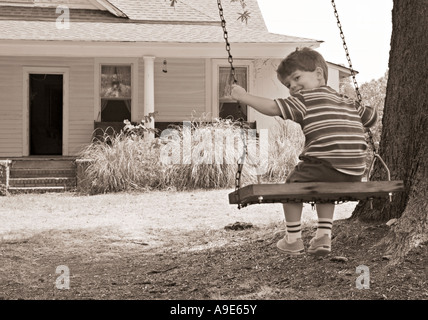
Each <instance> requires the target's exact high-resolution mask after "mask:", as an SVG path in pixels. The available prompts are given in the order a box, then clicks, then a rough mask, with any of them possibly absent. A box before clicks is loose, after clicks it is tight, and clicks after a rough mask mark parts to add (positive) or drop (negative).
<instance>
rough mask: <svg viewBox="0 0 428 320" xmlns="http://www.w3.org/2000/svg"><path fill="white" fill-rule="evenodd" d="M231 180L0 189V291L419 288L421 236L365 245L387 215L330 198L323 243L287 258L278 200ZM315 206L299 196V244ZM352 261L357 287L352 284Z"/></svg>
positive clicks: (219, 292)
mask: <svg viewBox="0 0 428 320" xmlns="http://www.w3.org/2000/svg"><path fill="white" fill-rule="evenodd" d="M231 191H232V190H228V189H221V190H211V191H192V192H174V191H154V192H146V193H117V194H102V195H94V196H77V195H75V194H73V193H64V194H40V195H31V194H27V195H13V196H7V197H1V198H0V274H1V278H0V299H43V300H53V299H73V300H81V299H97V300H98V299H108V300H110V299H141V300H158V299H167V300H169V299H184V300H188V299H197V300H200V299H204V300H205V299H210V300H211V299H212V300H217V299H287V300H295V299H302V300H307V299H427V298H428V290H427V289H426V287H427V286H426V281H427V277H428V270H425V269H424V266H425V265H426V260H424V259H426V256H427V255H426V253H427V252H426V251H427V250H426V246H420V248H417V249H416V250H415V251H413V252H411V254H409V261H408V262H405V264H404V265H402V266H400V267H399V268H397V267H389V266H388V259H387V257H386V256H385V253H384V251H383V248H382V246H379V245H377V244H378V242H379V240H380V239H381V238H382V236H383V235H384V234H385V233H386V232H387V231H388V228H389V227H388V226H386V225H385V223H382V224H379V223H378V224H363V223H359V222H357V221H354V220H344V219H346V218H348V217H349V216H350V214H351V213H352V210H353V208H354V206H355V203H346V204H342V205H339V206H338V207H337V210H336V216H335V218H336V222H335V224H334V229H333V230H334V231H333V232H334V234H335V238H334V239H333V242H332V244H333V251H332V253H331V255H329V256H327V257H325V258H315V257H311V256H307V255H305V256H303V257H298V258H295V257H288V256H285V255H284V254H282V253H280V252H278V251H277V250H276V248H275V243H276V241H277V240H279V239H280V237H281V236H283V232H282V230H283V214H282V208H281V205H279V204H264V205H254V206H250V207H247V208H243V209H241V210H238V209H237V208H236V206H232V205H229V204H228V200H227V195H228V193H229V192H231ZM315 218H316V213H315V211H313V210H311V206H309V205H308V206H306V207H305V208H304V215H303V227H304V229H303V238H304V242H305V244H306V245H307V243H308V241H309V240H310V238H311V237H312V234H313V232H314V225H315ZM236 222H240V224H236ZM231 226H243V227H247V228H246V229H243V230H239V229H235V230H234V229H233V228H230V227H231ZM225 227H226V228H225ZM360 265H366V266H368V267H369V268H370V272H371V273H370V275H371V278H370V289H369V290H360V289H358V288H356V279H357V277H358V275H359V274H357V273H356V268H357V267H358V266H360ZM64 267H65V268H67V270H68V271H67V272H69V283H68V284H69V286H68V288H66V287H64V285H65V282H60V283H59V284H58V281H59V280H61V279H62V278H61V277H62V276H63V275H64V274H61V272H65V271H64V270H65V269H64ZM58 268H59V269H58ZM58 270H59V271H58ZM425 271H426V273H425ZM366 284H367V283H366Z"/></svg>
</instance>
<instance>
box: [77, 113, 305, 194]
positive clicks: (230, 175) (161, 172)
mask: <svg viewBox="0 0 428 320" xmlns="http://www.w3.org/2000/svg"><path fill="white" fill-rule="evenodd" d="M210 120H211V119H210ZM133 128H134V127H132V128H131V129H133ZM129 129H130V127H129V125H128V130H124V131H122V132H120V133H118V134H116V135H113V136H110V137H109V139H103V140H104V141H108V143H103V142H100V141H94V142H93V143H92V144H90V145H89V146H87V147H86V148H85V149H84V150H83V151H82V152H81V154H80V157H81V158H84V159H92V163H91V164H90V165H89V167H88V168H87V171H86V175H87V178H88V179H89V181H91V186H90V193H93V194H94V193H106V192H117V191H129V190H140V191H141V190H152V189H160V190H162V189H168V188H173V189H175V190H193V189H212V188H230V187H234V186H235V183H236V174H237V169H238V164H237V163H238V160H239V159H240V157H241V156H242V154H243V153H242V152H243V141H244V140H243V138H245V141H246V143H247V145H248V156H247V157H246V161H245V162H244V165H243V168H242V173H241V186H243V185H246V184H252V183H256V182H258V181H262V180H263V182H283V181H285V178H286V176H287V174H288V173H289V171H290V170H291V169H292V168H293V167H294V166H295V164H296V162H297V157H298V154H299V152H300V149H301V146H302V145H303V135H302V134H301V133H300V134H299V131H300V130H299V129H298V128H297V127H295V126H294V124H293V123H290V122H289V121H282V120H280V121H278V122H277V124H276V125H275V126H273V127H272V129H270V130H269V134H268V136H266V135H265V136H264V137H266V138H268V141H269V142H268V143H267V141H261V140H262V139H259V138H257V139H256V134H255V130H249V128H248V127H245V126H244V131H242V127H241V124H240V123H239V122H237V121H232V120H229V119H214V120H213V121H212V122H211V121H208V120H207V119H206V117H201V118H199V119H193V120H192V121H190V122H186V123H184V124H183V126H170V128H169V129H167V130H164V131H163V132H162V133H161V135H160V137H159V138H155V139H153V140H150V141H149V140H147V139H145V138H144V137H143V136H142V134H138V131H135V130H131V131H130V130H129ZM143 131H144V130H143ZM243 133H244V136H243V135H242V134H243ZM266 148H268V150H266ZM264 155H265V156H264ZM259 179H260V180H259Z"/></svg>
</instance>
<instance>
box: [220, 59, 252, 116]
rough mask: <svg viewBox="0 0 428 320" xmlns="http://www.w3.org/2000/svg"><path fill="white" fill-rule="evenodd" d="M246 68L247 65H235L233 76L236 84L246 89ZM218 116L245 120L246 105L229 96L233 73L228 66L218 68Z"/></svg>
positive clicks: (246, 114) (246, 113)
mask: <svg viewBox="0 0 428 320" xmlns="http://www.w3.org/2000/svg"><path fill="white" fill-rule="evenodd" d="M247 75H248V69H247V67H235V78H236V81H237V84H238V85H240V86H241V87H243V88H245V89H246V90H248V86H247V83H248V77H247ZM218 82H219V88H218V89H219V90H218V92H219V97H218V101H219V117H220V118H223V119H226V118H228V119H232V120H238V119H242V120H244V121H247V118H248V107H247V106H246V105H240V104H239V103H238V101H236V100H233V99H232V98H231V97H230V94H231V87H232V84H233V75H232V73H231V70H230V67H220V68H219V81H218Z"/></svg>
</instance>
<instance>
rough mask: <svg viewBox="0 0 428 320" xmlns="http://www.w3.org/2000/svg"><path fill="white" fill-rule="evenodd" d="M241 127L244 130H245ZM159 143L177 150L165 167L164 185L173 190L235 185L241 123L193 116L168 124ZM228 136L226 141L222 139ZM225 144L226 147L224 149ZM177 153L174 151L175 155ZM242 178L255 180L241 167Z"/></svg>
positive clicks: (247, 168)
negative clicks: (178, 122)
mask: <svg viewBox="0 0 428 320" xmlns="http://www.w3.org/2000/svg"><path fill="white" fill-rule="evenodd" d="M248 129H249V128H248V127H245V128H244V130H248ZM164 136H167V137H164V138H162V142H163V143H165V145H166V144H167V145H168V148H169V149H170V150H175V151H177V150H178V151H179V152H178V153H179V154H178V155H179V157H180V159H177V158H176V161H173V163H169V164H168V165H167V166H166V169H165V184H166V185H167V186H173V187H175V188H176V189H177V190H186V189H197V188H203V189H206V188H225V187H230V186H233V185H234V184H235V176H236V171H237V162H238V158H239V157H240V156H241V154H239V153H238V152H236V150H238V148H239V144H240V143H241V144H242V141H240V138H241V126H240V123H239V122H237V121H232V120H230V119H214V120H213V121H212V122H209V121H207V119H206V117H201V118H199V119H193V120H192V121H191V122H188V123H187V125H186V124H184V125H183V126H171V127H170V131H169V132H167V134H166V135H164ZM227 139H229V143H232V144H233V147H232V148H230V146H231V145H230V144H229V145H227V144H226V143H225V142H226V141H227ZM228 146H229V149H228ZM176 156H177V154H176ZM242 176H243V177H246V178H247V179H250V180H253V181H254V180H255V175H254V170H252V168H251V167H249V166H244V171H243V173H242Z"/></svg>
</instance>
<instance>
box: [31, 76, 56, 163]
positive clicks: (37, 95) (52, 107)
mask: <svg viewBox="0 0 428 320" xmlns="http://www.w3.org/2000/svg"><path fill="white" fill-rule="evenodd" d="M29 93H30V95H29V96H30V155H61V154H62V107H63V106H62V103H63V101H62V100H63V77H62V75H56V74H55V75H54V74H30V92H29Z"/></svg>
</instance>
